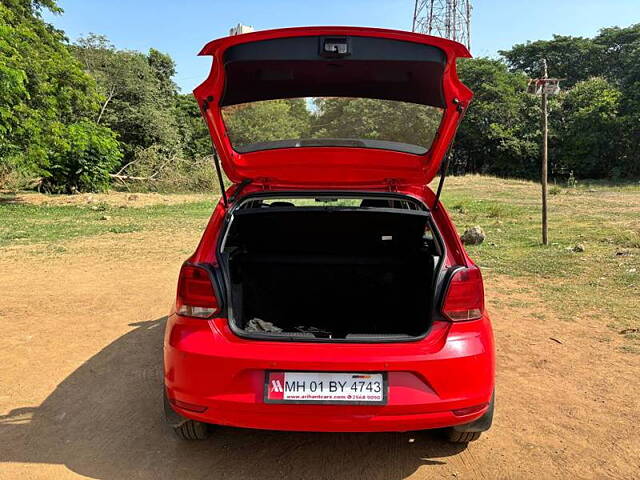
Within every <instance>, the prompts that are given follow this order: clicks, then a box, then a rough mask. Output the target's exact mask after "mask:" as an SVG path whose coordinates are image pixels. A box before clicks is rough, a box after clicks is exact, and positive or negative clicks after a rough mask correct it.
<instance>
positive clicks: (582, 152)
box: [558, 77, 621, 178]
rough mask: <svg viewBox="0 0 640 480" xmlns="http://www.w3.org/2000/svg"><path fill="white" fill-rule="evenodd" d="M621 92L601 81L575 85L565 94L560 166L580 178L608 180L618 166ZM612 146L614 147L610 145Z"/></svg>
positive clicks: (605, 81)
mask: <svg viewBox="0 0 640 480" xmlns="http://www.w3.org/2000/svg"><path fill="white" fill-rule="evenodd" d="M620 97H621V93H620V91H619V90H618V89H617V88H615V87H614V86H612V85H610V84H609V82H607V80H605V79H604V78H598V77H594V78H591V79H589V80H585V81H582V82H578V83H577V84H576V85H575V86H574V87H573V88H572V89H571V90H569V91H568V92H567V93H566V94H565V95H564V99H563V102H562V116H563V118H564V121H563V122H562V123H561V124H560V128H561V131H560V132H559V134H560V137H561V138H562V142H561V143H560V144H559V145H558V157H559V161H560V162H561V164H562V166H563V167H564V168H565V169H566V170H568V171H573V172H574V174H575V175H576V176H579V177H583V178H585V177H586V178H603V177H609V176H611V175H612V173H613V172H614V169H615V168H616V167H617V166H618V164H617V163H618V162H617V159H618V158H619V154H620V152H619V144H617V142H615V141H614V142H612V140H615V138H616V136H617V133H618V131H619V130H620V119H619V118H618V109H619V103H620ZM612 143H613V145H612Z"/></svg>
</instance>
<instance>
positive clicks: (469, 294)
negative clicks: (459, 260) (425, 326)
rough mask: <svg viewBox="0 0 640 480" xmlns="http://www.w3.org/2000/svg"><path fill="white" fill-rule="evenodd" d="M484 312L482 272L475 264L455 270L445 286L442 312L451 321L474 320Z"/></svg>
mask: <svg viewBox="0 0 640 480" xmlns="http://www.w3.org/2000/svg"><path fill="white" fill-rule="evenodd" d="M483 312H484V287H483V285H482V274H481V273H480V269H479V268H478V267H476V266H475V265H474V266H472V267H469V268H461V269H459V270H457V271H456V272H455V273H454V274H453V276H452V277H451V280H450V281H449V286H448V288H447V293H446V295H445V299H444V302H443V305H442V313H443V314H444V316H445V317H447V318H448V319H449V320H451V321H453V322H458V321H463V320H476V319H478V318H480V317H482V314H483Z"/></svg>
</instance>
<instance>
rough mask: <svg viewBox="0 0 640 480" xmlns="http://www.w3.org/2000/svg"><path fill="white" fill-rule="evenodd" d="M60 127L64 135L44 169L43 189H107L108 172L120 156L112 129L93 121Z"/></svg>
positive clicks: (53, 190)
mask: <svg viewBox="0 0 640 480" xmlns="http://www.w3.org/2000/svg"><path fill="white" fill-rule="evenodd" d="M63 128H65V129H66V132H65V135H63V136H61V139H62V140H61V141H60V142H59V143H58V144H57V145H56V148H57V151H56V152H54V153H53V154H52V155H51V156H50V157H49V159H48V162H47V165H46V166H45V168H44V169H43V170H44V178H43V180H42V189H43V190H45V191H47V192H56V193H75V192H99V191H104V190H107V189H108V188H109V184H110V180H111V178H110V177H109V173H110V172H111V171H112V170H113V168H115V167H116V165H118V164H119V163H120V160H121V159H122V153H121V152H120V148H119V144H118V141H117V140H116V135H115V133H114V132H113V131H112V130H110V129H109V128H106V127H101V126H100V125H97V124H95V123H93V122H80V123H74V124H71V125H69V126H68V127H63Z"/></svg>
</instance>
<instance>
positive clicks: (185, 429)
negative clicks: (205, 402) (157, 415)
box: [163, 390, 211, 440]
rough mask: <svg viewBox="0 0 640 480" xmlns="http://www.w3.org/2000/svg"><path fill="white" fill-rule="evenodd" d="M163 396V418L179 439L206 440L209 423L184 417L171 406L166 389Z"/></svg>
mask: <svg viewBox="0 0 640 480" xmlns="http://www.w3.org/2000/svg"><path fill="white" fill-rule="evenodd" d="M163 394H164V395H163V397H164V402H163V403H164V418H165V420H166V422H167V424H168V425H169V426H170V427H171V428H172V429H173V431H174V432H175V434H176V436H177V437H178V438H179V439H180V440H206V439H207V438H208V437H209V431H210V427H211V426H210V425H209V424H208V423H204V422H198V421H197V420H191V419H190V418H185V417H183V416H182V415H179V414H178V413H176V412H175V410H173V408H171V404H170V402H169V398H168V397H167V392H166V390H165V391H164V392H163Z"/></svg>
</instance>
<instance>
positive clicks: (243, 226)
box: [222, 199, 439, 341]
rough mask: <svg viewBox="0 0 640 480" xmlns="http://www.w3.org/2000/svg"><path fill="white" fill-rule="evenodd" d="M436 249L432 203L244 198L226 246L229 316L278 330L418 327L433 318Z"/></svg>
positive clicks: (338, 333) (255, 329)
mask: <svg viewBox="0 0 640 480" xmlns="http://www.w3.org/2000/svg"><path fill="white" fill-rule="evenodd" d="M303 203H304V202H303ZM307 203H311V204H313V200H307ZM351 203H353V201H352V202H351ZM438 249H439V247H438V244H437V242H435V241H434V237H433V234H432V231H431V227H430V222H429V213H428V212H426V211H425V210H424V209H423V207H422V206H421V205H419V204H417V203H414V202H413V201H412V200H407V199H404V200H386V199H382V200H380V199H364V200H360V199H358V200H357V206H321V207H318V206H309V205H298V206H294V203H293V202H282V201H264V200H252V201H249V202H247V201H245V202H244V203H243V204H242V205H241V206H240V208H238V209H236V210H235V211H234V212H233V215H232V219H231V222H230V226H229V229H228V232H227V235H226V239H225V242H224V245H223V250H222V258H223V264H224V266H225V267H226V268H225V270H226V272H227V275H226V276H227V285H228V287H229V288H228V289H227V290H228V294H229V296H230V298H229V302H228V305H229V318H230V321H231V322H232V324H233V326H234V328H235V329H236V331H240V333H244V334H254V335H258V336H265V335H268V336H277V337H280V338H283V337H292V338H296V339H323V340H324V341H327V340H329V339H330V340H343V341H358V340H361V341H385V340H387V341H393V340H400V339H410V338H414V337H419V336H421V335H423V334H425V333H426V332H427V330H428V328H429V326H430V323H431V311H432V302H433V282H434V276H435V275H434V273H435V268H436V264H437V263H438V262H437V260H438V258H439V257H438Z"/></svg>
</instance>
